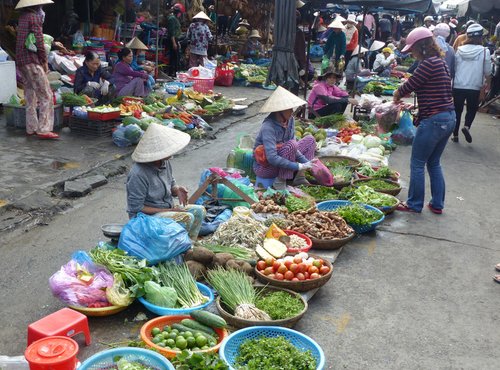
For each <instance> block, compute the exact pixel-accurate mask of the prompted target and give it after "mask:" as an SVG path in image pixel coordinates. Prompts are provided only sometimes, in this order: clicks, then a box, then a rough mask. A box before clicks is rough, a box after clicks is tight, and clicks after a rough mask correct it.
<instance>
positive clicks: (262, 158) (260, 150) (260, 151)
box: [253, 144, 283, 166]
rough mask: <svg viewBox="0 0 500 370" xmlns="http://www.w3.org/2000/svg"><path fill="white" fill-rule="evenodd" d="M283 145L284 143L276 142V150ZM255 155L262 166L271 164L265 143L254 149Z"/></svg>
mask: <svg viewBox="0 0 500 370" xmlns="http://www.w3.org/2000/svg"><path fill="white" fill-rule="evenodd" d="M282 146H283V144H276V150H279V149H280V148H281V147H282ZM253 156H254V158H255V161H256V162H257V163H258V164H260V165H261V166H269V162H268V161H267V157H266V148H264V145H262V144H261V145H258V146H257V148H255V150H254V151H253Z"/></svg>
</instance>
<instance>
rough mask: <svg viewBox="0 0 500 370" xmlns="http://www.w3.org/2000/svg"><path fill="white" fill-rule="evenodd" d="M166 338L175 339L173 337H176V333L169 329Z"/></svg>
mask: <svg viewBox="0 0 500 370" xmlns="http://www.w3.org/2000/svg"><path fill="white" fill-rule="evenodd" d="M168 338H169V339H175V338H177V333H175V332H173V331H171V332H170V333H168Z"/></svg>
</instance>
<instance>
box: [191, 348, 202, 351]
mask: <svg viewBox="0 0 500 370" xmlns="http://www.w3.org/2000/svg"><path fill="white" fill-rule="evenodd" d="M199 350H200V347H193V348H191V351H199Z"/></svg>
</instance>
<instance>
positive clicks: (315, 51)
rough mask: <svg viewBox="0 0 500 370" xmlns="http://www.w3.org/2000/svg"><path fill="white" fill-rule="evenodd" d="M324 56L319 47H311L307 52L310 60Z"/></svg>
mask: <svg viewBox="0 0 500 370" xmlns="http://www.w3.org/2000/svg"><path fill="white" fill-rule="evenodd" d="M324 54H325V53H324V51H323V48H322V47H321V45H312V46H311V49H310V51H309V56H310V57H311V58H322V57H323V55H324Z"/></svg>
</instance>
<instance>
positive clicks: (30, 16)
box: [16, 10, 47, 67]
mask: <svg viewBox="0 0 500 370" xmlns="http://www.w3.org/2000/svg"><path fill="white" fill-rule="evenodd" d="M31 32H33V34H34V35H35V39H36V47H37V52H36V53H35V52H32V51H29V50H28V49H27V48H26V46H25V45H24V44H25V42H26V38H27V37H28V34H29V33H31ZM45 63H47V54H45V46H44V44H43V19H42V15H40V14H37V13H36V12H33V11H30V10H28V11H24V12H22V13H21V15H20V17H19V23H18V27H17V38H16V65H17V66H18V67H21V66H24V65H26V64H40V65H43V64H45Z"/></svg>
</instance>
